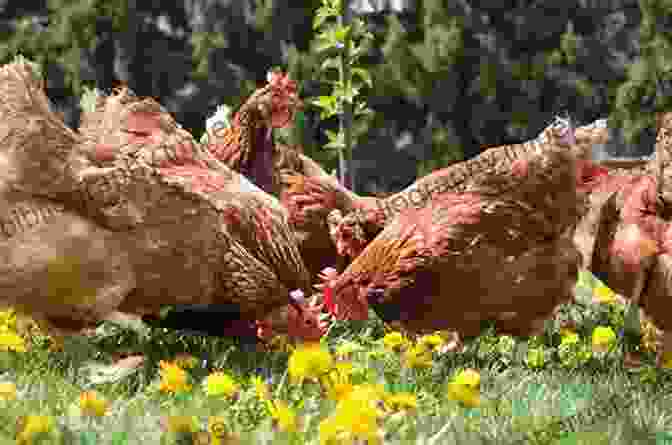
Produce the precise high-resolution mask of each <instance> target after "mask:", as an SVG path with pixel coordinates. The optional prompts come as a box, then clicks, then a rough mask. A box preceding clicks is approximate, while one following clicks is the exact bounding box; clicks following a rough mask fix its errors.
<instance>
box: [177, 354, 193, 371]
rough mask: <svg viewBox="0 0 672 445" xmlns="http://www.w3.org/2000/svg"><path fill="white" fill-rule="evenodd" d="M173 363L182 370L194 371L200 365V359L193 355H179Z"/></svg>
mask: <svg viewBox="0 0 672 445" xmlns="http://www.w3.org/2000/svg"><path fill="white" fill-rule="evenodd" d="M173 363H175V364H176V365H177V366H179V367H180V368H182V369H192V368H195V367H196V365H198V359H197V358H196V357H194V356H193V355H191V354H178V355H176V356H175V360H174V361H173Z"/></svg>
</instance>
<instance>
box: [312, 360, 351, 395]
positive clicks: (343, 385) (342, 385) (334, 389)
mask: <svg viewBox="0 0 672 445" xmlns="http://www.w3.org/2000/svg"><path fill="white" fill-rule="evenodd" d="M352 370H353V366H352V363H347V362H345V363H337V364H336V366H335V367H334V369H333V370H331V371H330V372H329V374H327V375H326V376H324V377H322V378H321V380H320V382H321V383H322V386H323V388H324V389H325V390H326V393H327V398H329V399H331V400H342V399H343V398H344V397H345V396H347V395H348V394H350V392H351V391H352V389H353V385H352V383H351V382H350V376H351V375H352Z"/></svg>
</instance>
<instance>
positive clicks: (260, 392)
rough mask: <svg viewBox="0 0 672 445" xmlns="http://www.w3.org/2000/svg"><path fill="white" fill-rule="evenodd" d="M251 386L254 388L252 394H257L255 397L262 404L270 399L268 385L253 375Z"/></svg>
mask: <svg viewBox="0 0 672 445" xmlns="http://www.w3.org/2000/svg"><path fill="white" fill-rule="evenodd" d="M252 385H253V386H254V392H255V393H256V394H257V397H258V398H259V400H261V401H262V402H265V401H267V400H269V399H270V398H271V394H270V391H269V390H268V385H267V384H266V382H264V379H262V378H261V377H259V376H258V375H255V376H254V377H252Z"/></svg>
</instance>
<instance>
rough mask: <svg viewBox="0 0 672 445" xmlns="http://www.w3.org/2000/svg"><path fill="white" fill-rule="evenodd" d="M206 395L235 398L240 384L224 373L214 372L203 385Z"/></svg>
mask: <svg viewBox="0 0 672 445" xmlns="http://www.w3.org/2000/svg"><path fill="white" fill-rule="evenodd" d="M203 386H204V387H205V393H206V394H207V395H208V396H211V397H233V396H234V395H235V394H236V393H237V392H238V388H239V386H238V384H237V383H236V381H235V380H234V379H233V377H231V376H230V375H228V374H226V373H224V372H213V373H212V374H210V375H209V376H208V377H207V378H206V379H205V382H204V384H203Z"/></svg>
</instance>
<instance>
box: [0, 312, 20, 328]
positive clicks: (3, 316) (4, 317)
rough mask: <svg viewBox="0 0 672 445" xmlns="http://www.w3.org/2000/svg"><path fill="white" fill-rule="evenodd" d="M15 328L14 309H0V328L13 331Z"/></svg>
mask: <svg viewBox="0 0 672 445" xmlns="http://www.w3.org/2000/svg"><path fill="white" fill-rule="evenodd" d="M3 328H4V329H3ZM15 329H16V312H15V311H14V309H7V310H6V311H0V330H7V331H13V330H15Z"/></svg>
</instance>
